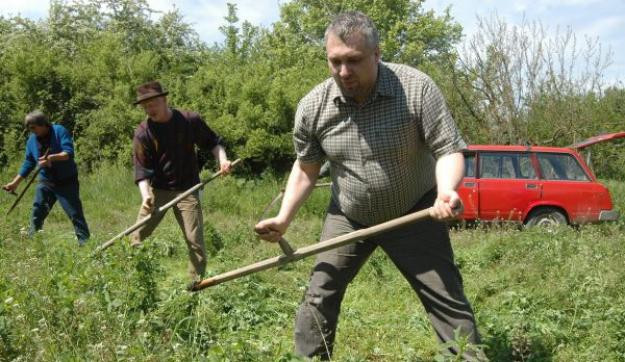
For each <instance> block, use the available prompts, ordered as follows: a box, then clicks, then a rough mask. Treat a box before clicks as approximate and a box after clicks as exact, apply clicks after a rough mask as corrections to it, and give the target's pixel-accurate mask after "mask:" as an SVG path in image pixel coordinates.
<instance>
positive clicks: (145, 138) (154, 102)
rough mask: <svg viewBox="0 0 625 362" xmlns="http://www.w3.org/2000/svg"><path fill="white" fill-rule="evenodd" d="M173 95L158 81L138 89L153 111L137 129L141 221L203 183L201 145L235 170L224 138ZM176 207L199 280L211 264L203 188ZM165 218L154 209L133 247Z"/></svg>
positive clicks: (134, 238)
mask: <svg viewBox="0 0 625 362" xmlns="http://www.w3.org/2000/svg"><path fill="white" fill-rule="evenodd" d="M167 94H168V92H166V91H163V88H162V87H161V85H160V83H159V82H156V81H152V82H148V83H145V84H142V85H140V86H138V87H137V100H136V102H135V104H138V105H140V106H141V107H142V108H143V109H144V111H145V113H146V115H147V118H146V120H145V121H143V122H141V124H139V126H138V127H137V129H136V130H135V135H134V139H133V151H134V152H133V161H134V165H135V182H136V183H137V185H138V186H139V191H140V192H141V198H142V199H143V202H142V204H141V209H140V210H139V217H138V219H143V218H145V217H146V216H147V215H149V214H150V213H152V212H153V211H154V210H156V209H158V208H159V207H161V206H163V205H165V204H166V203H168V202H169V201H171V200H172V199H174V198H175V197H176V196H178V195H179V194H180V193H182V192H184V191H185V190H188V189H189V188H191V187H193V186H195V185H197V184H198V183H199V182H200V177H199V166H198V160H197V154H196V146H197V147H198V148H199V149H201V150H203V151H210V152H211V153H212V154H213V156H214V157H215V159H216V160H218V162H219V168H220V170H221V171H222V172H223V173H228V172H230V161H229V160H228V157H227V155H226V151H225V149H224V147H223V146H222V145H221V138H220V137H219V136H218V135H217V134H216V133H215V132H213V130H211V129H210V128H209V127H208V126H207V125H206V123H205V122H204V120H203V119H202V118H201V117H200V115H198V114H197V113H194V112H189V111H183V110H178V109H173V108H170V107H169V106H168V104H167V98H166V96H167ZM173 210H174V216H175V217H176V221H178V225H180V228H181V229H182V231H183V233H184V238H185V241H186V243H187V247H188V248H189V260H190V264H189V273H190V275H191V278H192V279H193V280H197V279H198V278H200V277H201V276H202V275H203V273H204V269H205V267H206V251H205V247H204V236H203V221H202V209H201V205H200V199H199V194H198V192H195V193H193V194H191V195H189V196H187V197H185V198H184V199H182V200H180V201H179V202H178V203H177V204H175V205H174V206H173ZM163 216H164V213H154V214H153V215H152V217H151V218H150V220H149V221H148V222H147V223H146V224H145V226H143V227H142V228H141V229H139V230H137V231H136V232H134V233H133V234H132V235H131V239H132V241H131V243H132V245H133V246H139V245H141V241H142V240H143V239H145V238H146V237H148V236H149V235H150V234H151V233H152V231H154V229H155V228H156V226H157V225H158V224H159V222H160V221H161V220H162V218H163Z"/></svg>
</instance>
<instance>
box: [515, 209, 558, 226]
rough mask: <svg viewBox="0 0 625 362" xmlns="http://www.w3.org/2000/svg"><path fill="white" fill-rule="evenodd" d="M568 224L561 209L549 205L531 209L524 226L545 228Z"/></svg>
mask: <svg viewBox="0 0 625 362" xmlns="http://www.w3.org/2000/svg"><path fill="white" fill-rule="evenodd" d="M566 224H568V222H567V220H566V216H565V215H564V214H563V213H562V211H560V210H558V209H554V208H551V207H548V208H542V209H538V210H535V211H532V212H531V214H530V216H529V217H528V218H527V222H526V223H525V225H526V226H539V227H544V228H547V229H551V228H554V227H557V226H559V225H566Z"/></svg>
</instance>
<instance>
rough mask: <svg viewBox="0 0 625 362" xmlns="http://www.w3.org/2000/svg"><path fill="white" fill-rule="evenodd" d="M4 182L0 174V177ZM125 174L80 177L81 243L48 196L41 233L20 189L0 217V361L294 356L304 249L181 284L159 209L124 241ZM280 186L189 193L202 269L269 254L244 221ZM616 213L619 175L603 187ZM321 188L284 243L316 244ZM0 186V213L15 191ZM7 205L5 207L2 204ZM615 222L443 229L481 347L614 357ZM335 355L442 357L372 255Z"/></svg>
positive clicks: (618, 239)
mask: <svg viewBox="0 0 625 362" xmlns="http://www.w3.org/2000/svg"><path fill="white" fill-rule="evenodd" d="M11 177H12V175H9V174H8V173H5V174H4V175H2V179H3V180H8V179H10V178H11ZM131 179H132V177H131V173H130V172H129V171H127V170H124V169H121V168H117V167H112V166H111V167H105V168H102V169H101V170H98V171H96V172H94V173H92V174H90V175H82V176H81V194H82V199H83V202H84V207H85V210H86V217H87V220H88V222H89V224H90V227H91V230H92V233H93V238H92V240H91V241H90V242H89V244H88V245H87V246H86V247H83V248H78V247H77V242H76V241H75V240H74V237H73V230H72V228H71V225H70V223H69V221H68V220H67V219H66V217H65V215H64V214H63V212H62V210H61V209H60V207H59V206H58V205H57V206H56V207H55V208H54V210H53V212H52V213H51V215H50V217H49V218H48V220H47V223H46V225H45V228H44V231H42V232H41V233H39V234H38V235H37V236H36V237H34V238H33V239H25V238H24V237H22V236H20V230H21V229H22V228H24V227H26V226H27V222H28V215H29V212H30V203H31V201H32V195H31V193H29V194H28V195H27V196H26V197H25V198H24V200H23V202H22V203H21V205H20V206H18V208H17V209H16V210H15V211H14V212H13V213H12V214H11V215H10V216H9V217H8V218H3V219H2V221H0V361H3V360H7V361H10V360H17V361H33V360H45V361H49V360H141V361H144V360H147V361H163V360H171V361H178V360H209V361H225V360H228V361H289V360H295V357H293V356H292V354H291V351H292V349H293V341H292V332H293V320H294V314H295V311H296V308H297V305H298V303H299V301H300V299H301V296H302V293H303V291H304V288H305V286H306V283H307V278H308V273H309V271H310V268H311V265H312V260H311V259H307V260H303V261H300V262H297V263H294V264H291V265H288V266H286V267H283V268H281V269H274V270H269V271H265V272H261V273H258V274H255V275H253V276H249V277H246V278H242V279H239V280H236V281H232V282H228V283H226V284H223V285H221V286H217V287H214V288H209V289H207V290H204V291H202V292H199V293H196V294H191V293H188V292H186V291H185V285H186V283H187V282H188V280H187V275H186V268H187V256H186V247H185V245H184V242H183V241H182V239H181V234H180V231H179V229H178V226H177V225H176V223H175V220H174V218H173V216H167V217H166V218H165V220H164V222H163V223H162V224H161V226H159V228H158V229H157V231H156V232H155V234H154V236H153V237H152V238H150V239H149V240H148V241H146V245H145V247H144V248H142V249H139V250H135V249H131V248H129V247H128V245H127V241H125V240H123V241H122V242H119V243H118V245H114V246H113V247H111V248H110V249H109V250H107V252H106V253H104V254H103V255H101V256H99V257H96V258H91V257H90V253H91V252H92V250H93V249H94V248H95V247H96V246H97V245H99V244H100V243H102V242H104V241H106V240H107V239H108V238H110V237H111V236H113V235H115V234H117V233H118V232H119V231H121V230H123V229H125V228H126V227H127V226H129V225H130V224H131V223H132V222H133V221H134V219H135V217H136V212H137V210H138V206H139V193H138V191H137V189H136V187H135V186H134V184H133V183H132V181H131ZM281 184H282V183H281V181H278V180H275V179H273V178H271V177H266V178H264V179H263V180H259V181H257V180H251V181H250V180H242V179H236V178H233V177H229V178H227V179H223V180H218V181H215V182H213V183H211V184H210V185H209V186H207V188H206V189H205V191H204V192H203V194H202V200H203V207H204V216H205V221H206V235H207V236H206V242H207V246H208V248H209V249H210V251H211V257H210V261H209V265H208V274H209V275H213V274H214V273H219V272H223V271H226V270H230V269H232V268H235V267H238V266H243V265H247V264H249V263H252V262H255V261H258V260H261V259H264V258H266V257H271V256H275V255H278V254H279V253H280V251H279V249H278V248H277V247H276V246H274V245H269V244H264V243H261V242H259V241H257V240H256V238H255V237H254V235H253V232H252V226H253V225H254V223H255V222H256V221H257V219H258V218H259V217H260V213H261V212H262V210H263V208H264V206H265V205H266V204H267V203H268V202H269V201H270V200H271V199H272V198H273V197H274V196H275V195H276V194H277V192H278V191H279V189H280V187H281ZM608 185H609V187H610V189H611V190H612V194H613V197H614V199H615V203H616V205H617V207H618V208H619V209H621V210H623V209H624V206H625V199H624V197H623V196H622V195H623V194H624V192H623V191H625V185H624V184H623V183H620V182H609V183H608ZM328 197H329V196H328V190H327V189H319V190H316V191H315V192H314V193H313V195H312V198H311V199H310V200H309V201H308V202H307V203H306V204H305V206H304V208H303V209H302V210H301V211H300V213H299V215H298V218H297V219H296V221H295V222H294V224H293V225H292V227H291V229H290V230H289V233H288V234H287V236H288V239H289V240H290V241H291V242H292V243H293V244H294V245H295V246H303V245H307V244H310V243H314V242H315V241H316V240H317V238H318V236H319V231H320V226H321V219H322V216H323V211H324V208H325V204H326V203H327V200H328ZM12 200H13V199H12V197H11V196H9V195H8V194H5V193H3V194H1V195H0V210H6V209H7V207H8V205H10V203H11V202H12ZM2 212H3V213H4V211H2ZM624 229H625V223H623V222H622V221H621V222H618V223H612V224H603V225H593V226H583V227H580V228H579V229H573V228H567V227H565V228H561V229H558V230H555V231H552V232H545V231H540V230H527V231H519V230H517V228H515V227H508V226H504V227H490V228H485V227H479V226H478V227H477V228H474V229H469V230H458V231H452V240H453V243H454V248H455V251H456V258H457V262H458V264H459V266H460V267H461V270H462V273H463V277H464V279H465V288H466V292H467V294H468V297H469V299H470V300H471V301H472V303H473V307H474V309H475V311H476V317H477V320H478V328H479V330H480V332H481V334H482V337H483V344H484V345H483V348H484V351H485V353H486V355H487V356H488V357H489V358H490V359H491V360H493V361H511V360H517V361H619V360H620V361H624V360H625V345H624V344H623V342H622V341H623V339H624V338H625V332H624V331H623V327H622V326H623V324H625V292H624V288H623V285H624V284H625V283H624V282H625V271H624V268H623V265H625V252H624V250H625V237H624V236H623V230H624ZM334 357H335V360H337V361H430V360H434V359H445V357H444V356H443V355H442V354H441V352H440V347H439V346H438V344H437V343H436V340H435V338H434V335H433V333H432V330H431V328H430V326H429V322H428V320H427V318H426V316H425V314H424V312H423V309H422V307H421V305H420V303H419V302H418V300H417V298H416V297H415V296H414V294H413V292H412V291H411V290H410V288H409V286H408V284H407V283H406V282H405V281H404V280H403V279H402V277H401V276H400V274H399V273H398V272H397V271H396V269H395V268H394V266H393V265H392V264H391V263H390V262H389V260H388V259H387V258H386V257H385V255H384V254H383V253H382V252H379V251H378V252H376V253H375V254H374V255H373V256H372V258H371V260H369V262H368V263H367V264H366V266H365V267H364V268H363V270H362V271H361V272H360V274H359V275H358V276H357V278H356V280H355V281H354V283H353V284H352V285H351V286H350V288H349V289H348V292H347V295H346V298H345V301H344V303H343V309H342V314H341V320H340V324H339V329H338V334H337V348H336V350H335V356H334Z"/></svg>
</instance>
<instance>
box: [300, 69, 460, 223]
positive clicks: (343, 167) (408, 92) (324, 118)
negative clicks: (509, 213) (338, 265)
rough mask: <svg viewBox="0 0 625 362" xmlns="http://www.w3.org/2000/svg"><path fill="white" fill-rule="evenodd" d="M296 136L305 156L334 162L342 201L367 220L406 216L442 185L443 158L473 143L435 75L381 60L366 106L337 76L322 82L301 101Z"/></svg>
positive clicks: (335, 190) (335, 187)
mask: <svg viewBox="0 0 625 362" xmlns="http://www.w3.org/2000/svg"><path fill="white" fill-rule="evenodd" d="M293 139H294V144H295V151H296V153H297V158H298V160H299V161H300V162H302V163H315V162H322V161H323V160H324V159H326V158H327V159H328V160H329V161H330V165H331V175H332V182H333V184H332V198H333V200H334V202H335V203H336V204H337V205H338V206H339V207H340V208H341V210H342V211H343V212H344V213H345V215H346V216H347V217H349V218H350V219H353V220H355V221H357V222H359V223H361V224H363V225H373V224H377V223H380V222H384V221H388V220H390V219H393V218H396V217H399V216H402V215H404V214H405V213H406V212H407V211H408V210H410V209H411V208H412V207H413V206H414V205H415V204H416V203H417V201H418V200H419V199H420V198H421V197H422V196H423V195H424V194H425V193H426V192H428V191H429V190H431V189H432V188H433V187H434V186H435V185H436V177H435V165H436V159H438V158H439V157H441V156H444V155H447V154H451V153H454V152H458V151H460V150H462V149H463V148H465V147H466V144H465V142H464V140H463V139H462V137H461V136H460V133H459V132H458V129H457V128H456V125H455V123H454V120H453V118H452V117H451V115H450V114H449V111H448V110H447V106H446V105H445V100H444V98H443V95H442V94H441V92H440V90H439V89H438V87H436V85H435V84H434V82H433V81H432V80H431V79H430V78H429V77H428V76H427V75H425V74H424V73H422V72H420V71H418V70H416V69H414V68H411V67H408V66H405V65H399V64H391V63H380V65H379V67H378V79H377V82H376V85H375V88H374V91H373V92H372V93H371V95H370V96H369V98H368V99H367V101H366V102H365V103H364V104H362V105H358V104H357V103H355V102H354V101H353V100H352V99H349V98H346V97H345V96H343V94H342V93H341V90H340V88H339V87H338V86H337V84H336V82H335V81H334V79H332V78H330V79H327V80H326V81H325V82H323V83H321V84H319V85H318V86H316V87H315V88H314V89H313V90H312V91H311V92H310V93H308V94H307V95H306V96H305V97H304V98H303V99H302V100H301V101H300V103H299V106H298V108H297V112H296V115H295V127H294V130H293Z"/></svg>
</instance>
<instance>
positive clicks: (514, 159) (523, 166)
mask: <svg viewBox="0 0 625 362" xmlns="http://www.w3.org/2000/svg"><path fill="white" fill-rule="evenodd" d="M480 178H503V179H515V178H516V179H536V178H537V176H536V171H535V170H534V166H533V165H532V160H531V158H530V155H529V154H527V153H514V152H501V153H496V152H484V153H480Z"/></svg>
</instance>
